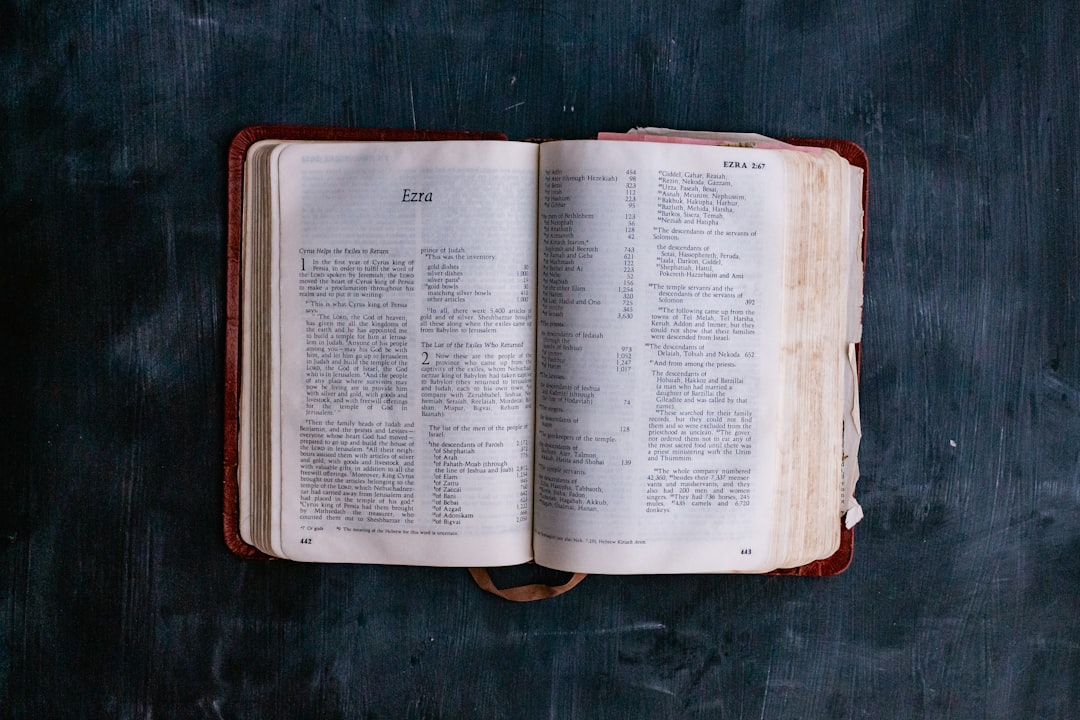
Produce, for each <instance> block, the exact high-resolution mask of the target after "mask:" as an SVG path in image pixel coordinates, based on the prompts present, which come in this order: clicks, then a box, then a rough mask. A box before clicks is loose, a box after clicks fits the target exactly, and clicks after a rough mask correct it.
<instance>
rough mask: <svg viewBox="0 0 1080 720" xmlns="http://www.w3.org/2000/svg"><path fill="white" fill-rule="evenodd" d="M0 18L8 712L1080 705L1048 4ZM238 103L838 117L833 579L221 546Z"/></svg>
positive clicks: (155, 0) (780, 124) (360, 119)
mask: <svg viewBox="0 0 1080 720" xmlns="http://www.w3.org/2000/svg"><path fill="white" fill-rule="evenodd" d="M1006 5H1012V6H1013V9H1009V8H1005V7H998V6H1006ZM874 6H880V7H881V9H880V10H874V9H872V8H873V7H874ZM0 18H3V19H2V20H0V70H2V71H3V80H2V81H0V98H2V99H0V113H2V114H0V171H2V178H3V180H2V182H0V218H2V222H0V237H2V239H3V245H2V247H3V263H2V264H0V273H2V281H0V297H2V298H3V305H2V311H3V321H4V325H3V334H4V336H5V337H6V338H7V340H6V342H5V343H4V345H5V347H6V350H5V351H4V353H3V354H4V355H5V356H6V360H5V361H4V364H3V365H4V367H5V371H4V372H3V373H2V375H3V377H4V379H5V381H6V382H5V385H6V392H5V393H4V397H5V398H6V400H5V402H4V404H3V407H4V408H5V409H6V413H5V418H4V420H5V422H4V425H5V426H6V427H5V430H4V443H3V459H4V470H3V473H2V479H0V489H2V491H3V492H2V496H0V531H2V532H0V543H2V544H0V548H2V549H0V708H2V709H3V711H2V713H0V715H4V716H10V717H14V718H42V717H116V718H148V717H154V718H164V717H207V718H216V717H227V718H242V717H248V718H272V717H281V718H294V717H305V718H339V717H341V718H345V717H360V718H471V717H493V718H540V717H557V718H588V719H594V718H627V717H635V718H636V717H643V718H644V717H647V718H684V717H685V718H755V719H759V718H796V717H802V718H819V717H834V718H864V717H865V718H879V717H896V718H908V717H926V718H1019V717H1033V718H1034V717H1037V718H1076V717H1080V630H1078V629H1077V628H1078V620H1077V618H1078V617H1080V351H1078V343H1077V340H1078V338H1080V224H1078V219H1080V218H1078V213H1080V210H1078V207H1080V173H1078V170H1080V152H1078V150H1077V148H1078V144H1080V143H1078V141H1080V50H1078V47H1077V45H1078V43H1077V30H1078V22H1077V11H1076V9H1075V8H1074V4H1073V3H1071V2H1066V1H1065V0H1059V1H1053V0H1046V1H1044V2H1035V3H1029V4H1020V3H1013V4H1009V3H975V2H942V3H932V4H931V3H914V2H896V3H871V2H863V3H838V2H808V3H781V2H767V3H741V2H726V3H711V4H710V3H701V2H686V1H684V0H675V1H674V2H667V3H660V2H657V3H649V4H645V3H633V4H631V3H615V2H607V3H604V2H601V3H589V4H581V7H578V3H573V2H569V1H567V0H563V1H562V2H558V1H555V2H553V1H551V0H544V1H543V2H542V3H537V4H533V5H529V6H526V7H521V8H519V7H518V6H517V5H515V4H511V3H507V4H505V5H501V4H499V3H495V2H489V3H477V4H461V5H460V6H458V5H457V4H455V5H451V4H449V3H446V2H442V1H436V2H430V3H429V2H411V3H401V4H398V3H379V2H367V3H357V4H356V5H346V4H344V3H342V4H339V3H333V2H322V3H306V2H290V1H285V2H279V3H266V4H262V3H246V2H225V1H221V2H214V1H206V2H198V1H192V2H164V0H152V1H148V2H134V1H128V2H122V1H117V2H102V1H96V2H81V3H70V4H69V3H60V2H10V1H9V2H4V3H2V9H0ZM254 123H301V124H319V125H352V126H360V127H364V126H371V127H387V126H389V127H417V128H429V129H469V130H494V131H503V132H506V133H507V134H508V135H510V136H511V137H513V138H522V137H587V136H590V135H593V134H595V133H596V132H597V131H600V130H625V129H627V128H629V127H632V126H635V125H661V126H667V127H678V128H687V129H724V130H744V131H756V132H763V133H766V134H772V135H781V136H786V135H798V136H809V137H815V136H817V137H838V138H845V139H849V140H854V141H856V142H858V143H860V144H861V145H862V146H863V147H864V148H865V149H866V151H867V153H868V154H869V157H870V165H871V175H870V182H871V185H870V187H871V192H870V208H869V212H870V216H869V217H870V234H869V245H870V254H869V262H868V265H867V278H866V323H865V334H864V346H863V349H864V355H863V366H862V379H863V395H862V403H863V404H862V410H863V430H864V436H863V449H862V454H861V463H862V469H863V479H862V481H861V484H860V487H859V497H860V499H861V501H862V503H863V506H864V507H865V508H866V519H865V521H864V522H863V523H862V524H861V525H860V526H859V527H858V529H857V532H856V547H855V560H854V563H853V565H852V567H851V568H850V570H848V572H846V573H845V574H843V575H841V576H839V577H837V578H832V579H796V578H769V577H724V576H720V577H698V576H694V577H640V578H604V577H590V578H588V579H587V580H586V581H585V582H584V583H583V584H582V585H581V586H579V587H578V588H577V589H575V590H574V591H572V592H571V593H569V594H568V595H566V596H564V597H562V598H559V599H555V600H550V601H545V602H541V603H534V604H531V605H514V604H511V603H507V602H504V601H500V600H498V599H496V598H493V597H490V596H488V595H486V594H485V593H483V592H481V591H480V590H478V589H477V588H476V587H475V586H474V585H473V584H472V582H471V580H470V579H469V577H468V575H467V574H466V572H465V571H464V570H435V569H424V568H383V567H351V566H347V567H335V566H306V565H300V564H292V563H261V562H244V561H240V560H237V559H236V558H234V557H233V556H231V555H230V554H229V553H228V551H227V550H226V548H225V546H224V543H223V541H222V538H221V529H220V525H221V523H220V511H221V496H220V495H221V493H220V477H221V474H220V468H221V461H222V441H221V437H222V393H223V388H222V382H223V352H224V346H223V338H224V317H225V307H224V282H225V279H224V271H225V171H226V165H225V153H226V148H227V145H228V143H229V140H230V139H231V137H232V136H233V134H234V133H235V132H236V131H237V130H239V129H240V128H241V127H244V126H245V125H249V124H254Z"/></svg>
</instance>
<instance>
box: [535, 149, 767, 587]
mask: <svg viewBox="0 0 1080 720" xmlns="http://www.w3.org/2000/svg"><path fill="white" fill-rule="evenodd" d="M784 172H785V170H784V167H783V163H782V162H781V161H780V159H779V157H778V156H777V155H776V154H774V153H772V152H770V151H764V150H747V149H742V148H722V147H700V146H679V145H658V144H657V145H654V144H650V143H629V142H588V141H585V142H579V141H568V142H553V143H546V144H545V145H544V146H543V150H542V153H541V174H540V208H539V217H540V221H539V242H540V266H541V267H540V281H539V282H540V288H541V289H540V297H539V309H540V327H539V339H538V345H539V346H538V353H539V365H538V373H537V375H538V377H537V428H536V441H537V442H536V452H537V459H536V506H535V512H536V521H535V540H534V549H535V553H536V558H537V562H540V563H542V564H545V565H549V566H553V567H558V568H563V569H568V570H576V571H583V572H603V573H660V572H720V571H757V570H762V569H770V568H771V567H774V565H773V560H774V553H775V550H774V548H773V547H772V546H771V545H772V543H771V542H770V540H769V538H770V537H771V534H772V523H773V520H772V518H773V512H774V507H773V504H774V497H775V491H776V485H777V474H776V468H775V465H774V455H775V453H774V450H775V443H776V439H775V436H774V427H775V422H774V420H775V404H776V401H775V396H776V388H775V384H776V381H777V376H778V371H777V367H778V363H777V356H778V348H779V328H780V302H779V301H780V297H781V291H782V288H781V273H780V270H781V262H780V261H781V257H782V253H781V244H782V243H781V241H782V234H783V230H784V214H785V210H784V208H785V192H786V190H785V187H786V186H785V182H784V177H785V176H784Z"/></svg>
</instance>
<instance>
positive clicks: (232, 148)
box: [222, 125, 506, 558]
mask: <svg viewBox="0 0 1080 720" xmlns="http://www.w3.org/2000/svg"><path fill="white" fill-rule="evenodd" d="M505 139H506V136H505V135H503V134H501V133H483V132H462V131H454V130H445V131H444V130H393V129H364V128H340V127H309V126H304V125H254V126H252V127H246V128H244V129H243V130H241V131H240V132H239V133H237V134H236V137H234V138H233V141H232V143H231V144H230V145H229V185H228V198H229V205H228V250H227V260H226V262H227V266H226V276H225V456H224V466H225V482H224V505H223V507H222V519H223V521H224V525H225V544H226V545H228V546H229V549H230V550H232V551H233V552H234V553H235V554H237V555H239V556H240V557H242V558H269V557H270V556H269V555H266V554H264V553H263V552H261V551H260V550H258V549H257V548H255V547H254V546H252V545H248V544H247V543H246V542H244V540H243V539H242V538H241V537H240V497H239V495H240V492H239V486H238V485H237V476H236V465H237V456H238V454H239V435H238V432H239V428H240V328H241V327H242V323H243V318H241V317H240V307H241V303H240V266H241V254H240V252H241V251H240V233H241V230H242V226H243V200H244V160H245V159H246V158H247V151H248V148H250V147H251V146H252V145H253V144H254V143H256V142H258V141H260V140H352V141H372V140H378V141H394V140H397V141H402V140H505Z"/></svg>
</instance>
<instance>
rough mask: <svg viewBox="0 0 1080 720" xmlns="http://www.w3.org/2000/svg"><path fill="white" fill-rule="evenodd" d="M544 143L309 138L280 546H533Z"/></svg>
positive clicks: (432, 554) (301, 172)
mask: <svg viewBox="0 0 1080 720" xmlns="http://www.w3.org/2000/svg"><path fill="white" fill-rule="evenodd" d="M536 167H537V149H536V146H535V145H532V144H528V143H506V142H483V141H464V142H419V143H397V142H393V143H298V144H294V145H290V146H288V147H286V148H285V149H283V150H282V151H281V153H280V156H279V158H278V164H277V167H276V172H277V175H278V182H279V186H280V193H279V195H280V212H281V222H280V228H281V232H280V255H279V265H278V279H279V285H280V316H279V322H280V329H279V332H280V336H281V337H282V342H281V349H280V352H281V356H280V360H281V362H280V376H281V387H282V388H283V392H282V397H281V403H280V421H279V429H280V445H279V446H280V448H281V453H280V465H281V468H280V488H281V492H280V520H279V524H280V529H281V532H280V545H281V549H282V551H283V554H284V555H286V556H288V557H290V558H292V559H295V560H318V561H325V562H375V563H394V564H415V565H504V564H514V563H520V562H524V561H526V560H528V559H530V558H531V554H532V553H531V548H530V532H529V530H530V527H531V514H530V513H531V507H530V503H529V496H530V477H529V471H530V468H531V462H532V457H531V437H532V416H533V402H532V367H533V364H534V363H533V353H534V337H535V330H534V322H533V315H534V312H535V311H534V302H535V298H534V288H535V236H536V230H535V222H536Z"/></svg>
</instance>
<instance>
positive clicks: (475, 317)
mask: <svg viewBox="0 0 1080 720" xmlns="http://www.w3.org/2000/svg"><path fill="white" fill-rule="evenodd" d="M494 138H499V139H494ZM865 202H866V157H865V154H864V153H863V152H862V150H861V149H860V148H858V146H856V145H854V144H853V143H849V142H844V141H818V140H791V141H784V142H782V141H778V140H771V139H768V138H763V137H761V136H756V135H738V134H724V133H711V132H701V133H697V132H679V131H671V130H661V129H654V128H643V129H638V130H634V131H631V132H630V133H619V134H615V133H603V134H601V135H600V136H598V138H597V139H593V140H565V141H564V140H549V141H542V142H533V141H524V142H510V141H506V140H505V139H501V138H500V137H499V136H485V135H476V134H469V133H412V132H405V131H397V132H395V131H350V130H335V129H314V128H297V127H288V126H259V127H254V128H248V129H246V130H244V131H242V132H241V133H240V134H239V135H238V136H237V138H236V139H235V140H234V142H233V145H232V147H231V148H230V222H229V287H228V292H229V309H228V313H229V323H228V336H227V343H226V347H227V358H226V365H227V368H226V369H227V382H226V457H225V461H226V468H225V470H226V472H225V516H226V517H225V525H226V528H225V534H226V539H227V541H228V544H229V546H230V547H231V548H232V549H233V550H234V552H237V553H238V554H240V555H243V556H245V557H262V556H270V557H278V558H287V559H292V560H298V561H314V562H348V563H383V564H404V565H428V566H462V567H470V566H487V567H497V566H506V565H515V564H520V563H525V562H536V563H537V564H539V565H542V566H545V567H548V568H553V569H557V570H563V571H567V572H573V573H605V574H637V573H650V574H651V573H765V572H779V573H788V574H816V575H820V574H832V573H835V572H838V571H840V570H843V569H844V567H846V565H847V563H848V562H849V561H850V558H851V542H852V541H851V537H852V536H851V526H852V525H854V523H855V522H857V520H858V519H859V517H861V509H860V508H859V506H858V504H857V503H856V501H855V499H854V486H855V481H856V479H857V477H858V466H857V460H856V458H857V450H858V438H859V432H860V431H859V415H858V371H857V355H858V350H859V346H858V343H859V340H860V333H861V309H862V270H863V255H864V252H865V217H864V211H865Z"/></svg>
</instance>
